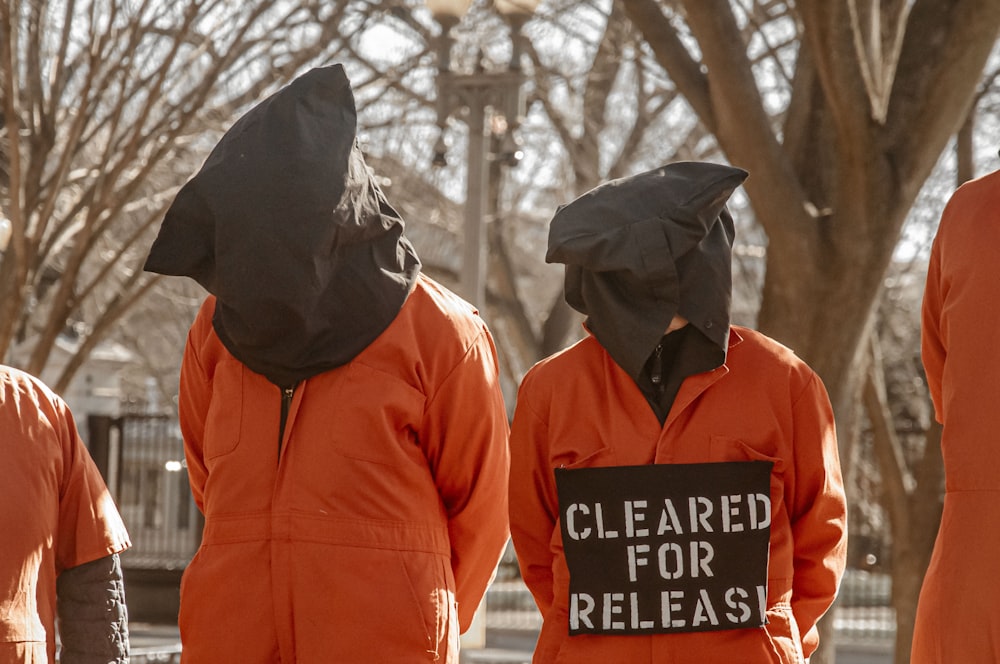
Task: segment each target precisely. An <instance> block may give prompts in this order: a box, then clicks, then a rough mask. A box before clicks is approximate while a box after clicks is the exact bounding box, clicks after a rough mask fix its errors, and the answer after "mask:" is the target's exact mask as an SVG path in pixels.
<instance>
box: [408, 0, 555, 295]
mask: <svg viewBox="0 0 1000 664" xmlns="http://www.w3.org/2000/svg"><path fill="white" fill-rule="evenodd" d="M537 3H538V0H520V1H515V2H512V1H511V0H494V7H495V8H496V9H497V11H498V12H500V14H501V15H502V16H503V17H504V18H505V19H506V21H507V24H508V25H509V26H510V29H511V41H512V51H511V60H510V64H509V65H508V67H507V69H506V70H504V71H484V70H483V68H482V65H481V63H479V62H477V66H476V70H475V71H473V72H472V73H459V72H456V71H454V70H453V69H452V63H451V47H452V37H451V29H452V28H453V27H454V26H455V25H456V24H457V23H458V22H459V20H460V19H461V17H462V15H464V14H465V12H466V11H467V10H468V8H469V5H470V4H471V0H427V6H428V8H429V9H430V10H431V13H432V14H434V18H435V20H437V22H438V23H439V24H440V26H441V36H440V38H439V41H438V45H437V47H438V48H437V57H438V74H437V91H438V95H437V113H438V126H439V127H440V129H441V135H439V137H438V141H437V145H436V146H435V149H434V152H435V154H434V163H435V164H436V165H441V164H443V163H444V158H445V150H446V146H445V142H444V135H443V134H444V129H445V125H446V124H447V121H448V118H449V117H451V116H452V114H453V112H454V111H456V110H465V115H464V117H462V118H461V119H462V120H463V121H464V122H465V124H466V126H467V127H468V130H469V140H468V154H467V163H466V167H467V173H466V192H465V218H464V222H463V243H462V268H461V273H460V275H459V285H460V291H461V293H462V296H463V297H465V298H466V299H467V300H469V301H470V302H471V303H473V304H474V305H476V306H478V307H480V308H482V307H484V306H485V305H486V285H485V284H486V280H485V253H486V243H485V241H484V237H483V221H484V219H485V216H486V195H485V194H486V191H487V190H488V186H489V182H488V174H489V169H488V167H487V162H488V160H489V159H490V158H493V155H490V154H489V137H490V133H496V132H495V131H493V130H494V129H497V128H499V130H500V131H501V132H503V139H504V140H503V144H504V145H506V146H508V148H509V150H510V151H511V153H513V151H514V150H515V149H516V142H515V140H514V136H513V132H514V131H515V130H516V128H517V126H518V124H519V123H520V121H521V118H522V116H523V115H524V90H523V87H524V81H525V78H524V74H523V73H522V71H521V62H520V61H521V51H522V48H521V43H522V42H521V40H522V39H523V37H522V35H521V27H522V26H523V25H524V23H525V21H527V19H528V18H529V17H530V16H531V14H532V13H533V12H534V10H535V7H536V6H537ZM487 127H489V128H490V129H491V131H490V132H488V131H487ZM501 156H505V157H506V158H510V157H511V155H501Z"/></svg>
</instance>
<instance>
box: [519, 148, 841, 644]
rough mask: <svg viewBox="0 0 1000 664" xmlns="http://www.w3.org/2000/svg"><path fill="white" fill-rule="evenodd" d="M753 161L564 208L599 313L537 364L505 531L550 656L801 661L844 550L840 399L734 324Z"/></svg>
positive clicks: (576, 261)
mask: <svg viewBox="0 0 1000 664" xmlns="http://www.w3.org/2000/svg"><path fill="white" fill-rule="evenodd" d="M745 177H746V172H745V171H742V170H739V169H735V168H731V167H728V166H722V165H716V164H708V163H698V162H679V163H673V164H668V165H666V166H663V167H661V168H658V169H654V170H652V171H648V172H646V173H642V174H639V175H635V176H632V177H627V178H622V179H619V180H613V181H610V182H608V183H605V184H603V185H601V186H599V187H597V188H595V189H593V190H591V191H590V192H587V193H586V194H584V195H583V196H581V197H579V198H578V199H576V200H575V201H573V202H571V203H569V204H568V205H566V206H563V207H561V208H560V209H559V210H558V212H557V213H556V215H555V217H554V218H553V220H552V223H551V226H550V231H549V248H548V254H547V257H546V258H547V260H548V261H549V262H558V263H563V264H565V266H566V275H565V297H566V300H567V302H568V303H569V304H570V305H571V306H573V307H574V308H575V309H577V310H579V311H581V312H582V313H584V314H585V315H586V316H587V319H586V323H585V327H586V329H587V332H588V335H587V336H586V337H585V338H584V339H583V340H581V341H579V342H577V343H576V344H574V345H572V346H570V347H569V348H567V349H565V350H563V351H561V352H559V353H556V354H555V355H553V356H551V357H548V358H546V359H544V360H542V361H541V362H539V363H538V364H536V365H535V366H534V367H533V368H532V369H531V370H530V371H529V372H528V373H527V375H526V376H525V377H524V379H523V381H522V383H521V386H520V389H519V392H518V398H517V404H516V408H515V412H514V419H513V424H512V428H511V439H510V447H511V475H510V488H509V498H510V520H511V535H512V538H513V542H514V548H515V551H516V553H517V558H518V561H519V564H520V569H521V573H522V576H523V579H524V581H525V583H526V584H527V586H528V588H529V589H530V591H531V593H532V594H533V596H534V599H535V602H536V603H537V605H538V608H539V609H540V611H541V614H542V617H543V624H542V628H541V633H540V636H539V639H538V643H537V647H536V650H535V653H534V660H533V661H534V662H535V663H537V664H552V663H554V662H555V663H570V662H572V663H573V664H587V663H591V662H593V663H595V664H596V663H604V662H628V663H629V664H643V663H646V662H656V663H667V662H670V663H680V662H698V664H732V663H733V662H740V663H741V664H756V663H761V664H763V663H765V662H766V663H775V662H781V663H783V664H784V663H788V664H791V663H793V662H794V663H801V662H803V661H804V660H805V659H807V658H808V657H809V655H810V654H811V653H812V652H813V651H814V650H815V648H816V647H817V644H818V636H817V630H816V622H817V620H818V619H819V618H820V617H821V616H822V615H823V613H824V612H825V611H826V610H827V609H828V608H829V606H830V605H831V603H832V602H833V600H834V597H835V595H836V593H837V588H838V584H839V581H840V578H841V576H842V573H843V570H844V565H845V554H846V505H845V498H844V491H843V485H842V479H841V473H840V466H839V460H838V451H837V441H836V436H835V431H834V420H833V415H832V412H831V407H830V403H829V400H828V397H827V394H826V390H825V389H824V386H823V384H822V382H821V381H820V379H819V377H818V376H817V375H816V374H815V373H814V372H813V371H812V370H811V369H810V368H809V367H808V366H806V364H805V363H804V362H803V361H802V360H800V359H798V358H797V357H796V356H795V355H794V353H793V352H792V351H791V350H789V349H788V348H785V347H784V346H782V345H780V344H778V343H777V342H775V341H773V340H771V339H769V338H767V337H765V336H764V335H762V334H760V333H758V332H755V331H753V330H750V329H746V328H743V327H738V326H731V325H730V292H731V287H732V282H731V276H730V275H731V265H730V264H731V248H732V242H733V237H734V226H733V220H732V217H731V216H730V213H729V212H728V210H727V208H726V201H727V200H728V198H729V196H730V195H731V194H732V192H733V191H734V190H735V188H736V187H737V186H739V185H740V184H741V183H742V182H743V179H744V178H745Z"/></svg>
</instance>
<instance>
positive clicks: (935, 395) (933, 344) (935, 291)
mask: <svg viewBox="0 0 1000 664" xmlns="http://www.w3.org/2000/svg"><path fill="white" fill-rule="evenodd" d="M941 279H942V272H941V251H940V239H939V238H938V239H935V241H934V244H933V245H932V247H931V258H930V263H929V264H928V266H927V284H926V287H925V288H924V300H923V304H922V306H921V314H920V315H921V321H920V356H921V358H920V359H921V360H922V361H923V364H924V371H925V373H926V374H927V388H928V390H929V391H930V393H931V400H932V401H933V402H934V413H935V416H936V418H937V421H938V422H943V420H942V395H941V376H942V375H943V374H944V361H945V356H946V354H947V352H946V350H945V342H946V338H945V330H944V329H943V326H942V324H941V311H942V309H943V307H944V296H945V288H946V286H945V284H943V283H941Z"/></svg>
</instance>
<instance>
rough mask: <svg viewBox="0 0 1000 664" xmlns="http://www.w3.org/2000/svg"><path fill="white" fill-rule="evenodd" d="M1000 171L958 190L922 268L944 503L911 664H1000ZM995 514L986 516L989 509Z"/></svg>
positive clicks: (927, 364)
mask: <svg viewBox="0 0 1000 664" xmlns="http://www.w3.org/2000/svg"><path fill="white" fill-rule="evenodd" d="M998 245H1000V171H994V172H993V173H989V174H987V175H984V176H982V177H980V178H977V179H975V180H971V181H969V182H966V183H965V184H963V185H962V186H961V187H959V188H958V190H957V191H956V192H955V193H954V195H953V196H952V197H951V200H950V201H949V202H948V205H947V206H945V209H944V212H943V213H942V215H941V223H940V224H939V226H938V230H937V234H936V236H935V238H934V243H933V245H932V246H931V256H930V262H929V264H928V266H927V285H926V288H925V290H924V299H923V305H922V323H921V358H922V360H923V364H924V369H925V371H926V373H927V387H928V389H929V391H930V395H931V400H932V401H933V403H934V412H935V416H936V418H937V420H938V422H940V423H941V425H942V430H941V452H942V455H943V456H944V468H945V495H944V510H943V512H942V514H941V525H940V528H939V530H938V534H937V539H936V540H935V542H934V552H933V554H932V555H931V560H930V565H929V567H928V569H927V574H926V576H925V577H924V581H923V586H922V587H921V589H920V600H919V602H918V603H917V617H916V623H915V625H914V632H913V646H912V652H911V655H910V661H911V662H913V663H914V664H951V663H952V662H962V664H986V663H987V662H997V661H1000V609H998V608H997V603H996V593H994V592H992V589H994V588H996V587H997V586H998V582H1000V577H998V576H997V562H996V561H997V555H998V552H1000V473H998V471H997V466H995V465H994V464H993V463H992V461H991V459H993V460H996V459H997V458H998V454H1000V453H998V451H997V450H998V446H997V444H996V440H997V435H998V434H997V431H998V430H1000V414H998V411H997V403H998V402H1000V379H998V378H997V373H996V371H995V369H997V368H1000V353H998V352H997V350H996V341H995V340H994V338H993V337H994V335H995V334H996V330H997V325H998V324H1000V310H998V309H997V305H996V290H997V281H998V279H997V276H998V269H997V255H998V250H997V247H998ZM995 500H996V501H998V505H997V506H994V501H995Z"/></svg>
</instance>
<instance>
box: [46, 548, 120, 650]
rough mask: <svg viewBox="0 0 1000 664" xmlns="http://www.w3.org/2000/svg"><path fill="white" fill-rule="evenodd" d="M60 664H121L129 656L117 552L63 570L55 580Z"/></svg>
mask: <svg viewBox="0 0 1000 664" xmlns="http://www.w3.org/2000/svg"><path fill="white" fill-rule="evenodd" d="M56 606H57V611H58V614H59V637H60V640H61V642H62V649H61V651H60V652H61V654H60V657H59V661H60V662H61V663H62V664H92V663H95V662H101V663H102V664H105V663H114V664H119V663H121V664H124V662H127V661H128V655H129V634H128V614H127V611H126V607H125V583H124V580H123V578H122V568H121V562H120V561H119V559H118V554H117V553H113V554H111V555H110V556H105V557H103V558H98V559H97V560H94V561H91V562H89V563H84V564H83V565H77V566H76V567H71V568H69V569H66V570H63V572H62V573H61V574H59V576H58V577H57V579H56Z"/></svg>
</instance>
